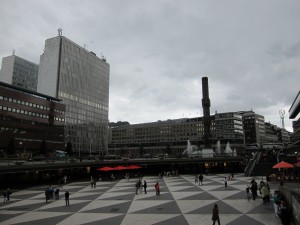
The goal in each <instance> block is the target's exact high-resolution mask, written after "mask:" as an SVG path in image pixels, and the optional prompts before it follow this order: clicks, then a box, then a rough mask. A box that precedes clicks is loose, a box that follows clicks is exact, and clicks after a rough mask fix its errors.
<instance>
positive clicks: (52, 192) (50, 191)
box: [45, 185, 70, 206]
mask: <svg viewBox="0 0 300 225" xmlns="http://www.w3.org/2000/svg"><path fill="white" fill-rule="evenodd" d="M59 192H60V189H59V187H56V188H55V189H54V188H52V187H51V185H49V186H48V187H47V188H46V190H45V197H46V203H50V202H51V201H53V197H54V196H55V200H59ZM69 197H70V193H69V191H68V190H66V192H65V201H66V206H68V205H70V202H69Z"/></svg>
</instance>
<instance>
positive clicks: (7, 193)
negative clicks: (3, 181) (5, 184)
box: [6, 188, 12, 202]
mask: <svg viewBox="0 0 300 225" xmlns="http://www.w3.org/2000/svg"><path fill="white" fill-rule="evenodd" d="M11 194H12V192H11V191H10V190H9V188H7V190H6V201H8V202H9V201H10V195H11Z"/></svg>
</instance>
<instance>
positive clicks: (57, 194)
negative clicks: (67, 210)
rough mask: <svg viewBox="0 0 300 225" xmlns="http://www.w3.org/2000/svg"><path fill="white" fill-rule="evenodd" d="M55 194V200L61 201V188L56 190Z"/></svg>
mask: <svg viewBox="0 0 300 225" xmlns="http://www.w3.org/2000/svg"><path fill="white" fill-rule="evenodd" d="M54 194H55V200H58V199H59V187H57V188H56V190H55V193H54Z"/></svg>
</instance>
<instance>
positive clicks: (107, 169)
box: [97, 166, 114, 171]
mask: <svg viewBox="0 0 300 225" xmlns="http://www.w3.org/2000/svg"><path fill="white" fill-rule="evenodd" d="M97 170H100V171H111V170H114V169H113V168H111V167H109V166H105V167H102V168H98V169H97Z"/></svg>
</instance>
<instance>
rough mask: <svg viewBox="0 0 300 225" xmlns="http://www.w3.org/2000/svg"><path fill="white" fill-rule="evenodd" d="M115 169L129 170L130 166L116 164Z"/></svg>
mask: <svg viewBox="0 0 300 225" xmlns="http://www.w3.org/2000/svg"><path fill="white" fill-rule="evenodd" d="M112 169H113V170H127V169H128V168H127V167H126V166H116V167H114V168H112Z"/></svg>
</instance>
